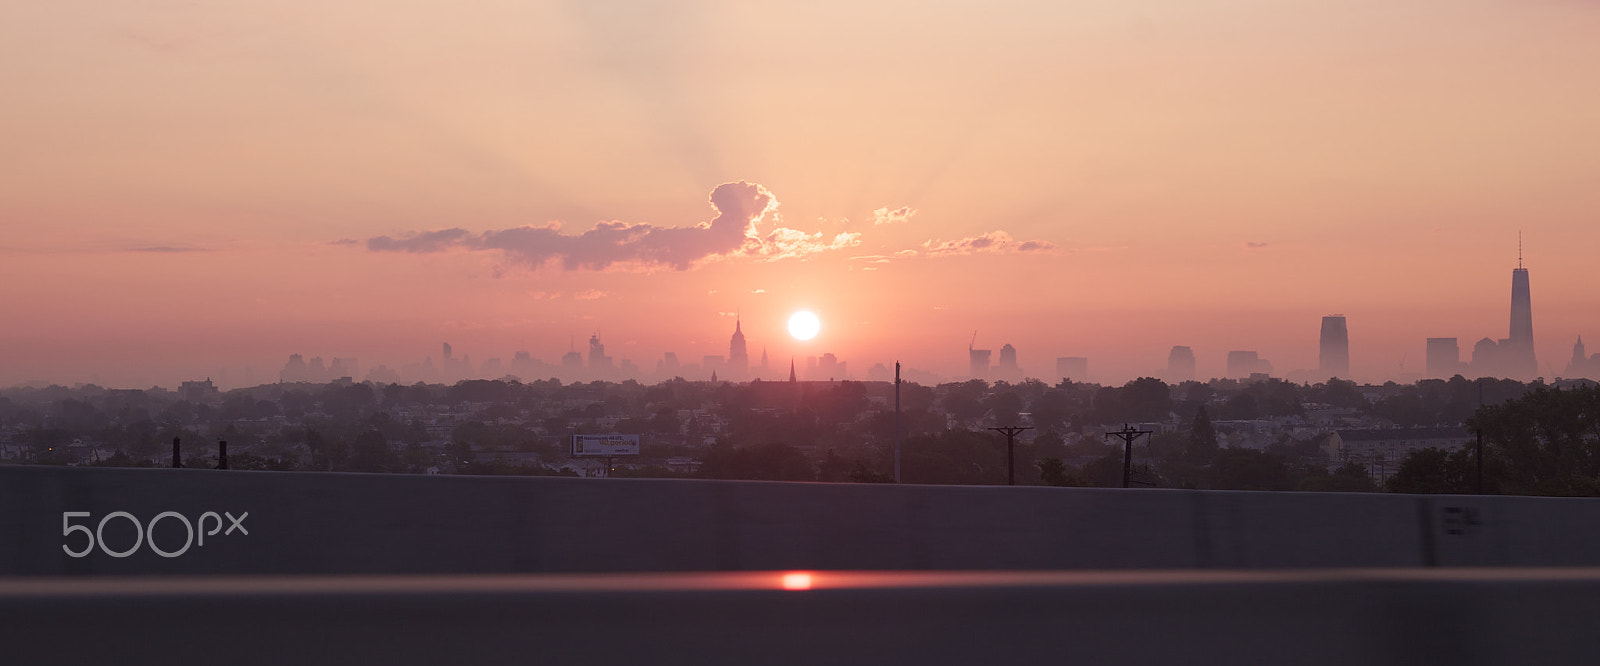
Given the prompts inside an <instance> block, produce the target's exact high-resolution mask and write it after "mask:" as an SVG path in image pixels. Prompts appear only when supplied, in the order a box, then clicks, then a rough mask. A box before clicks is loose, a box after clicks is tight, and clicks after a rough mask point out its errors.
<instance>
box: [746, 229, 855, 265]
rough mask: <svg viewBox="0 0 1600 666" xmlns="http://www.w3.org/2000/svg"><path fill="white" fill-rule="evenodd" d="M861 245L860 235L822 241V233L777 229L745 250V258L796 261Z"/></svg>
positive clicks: (852, 234)
mask: <svg viewBox="0 0 1600 666" xmlns="http://www.w3.org/2000/svg"><path fill="white" fill-rule="evenodd" d="M860 244H861V234H859V233H852V232H846V233H842V234H838V235H836V236H834V237H833V239H832V240H823V238H822V232H820V231H818V232H816V233H814V234H808V233H806V232H804V231H799V230H797V229H788V228H784V227H779V228H777V229H773V230H772V232H771V233H769V234H767V235H766V237H764V238H762V239H761V243H760V244H759V245H756V246H753V247H750V248H746V250H745V252H744V254H745V255H746V256H752V257H759V258H761V259H763V260H765V261H779V260H782V259H797V258H800V257H805V256H809V255H813V254H818V253H822V252H827V251H829V250H839V249H843V248H847V247H854V246H857V245H860Z"/></svg>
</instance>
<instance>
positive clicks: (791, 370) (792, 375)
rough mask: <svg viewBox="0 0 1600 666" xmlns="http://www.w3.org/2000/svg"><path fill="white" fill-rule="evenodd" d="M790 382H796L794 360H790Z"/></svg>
mask: <svg viewBox="0 0 1600 666" xmlns="http://www.w3.org/2000/svg"><path fill="white" fill-rule="evenodd" d="M789 381H791V382H792V381H796V379H795V376H794V358H792V357H791V358H790V359H789Z"/></svg>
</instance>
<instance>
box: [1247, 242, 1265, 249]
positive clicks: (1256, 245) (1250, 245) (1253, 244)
mask: <svg viewBox="0 0 1600 666" xmlns="http://www.w3.org/2000/svg"><path fill="white" fill-rule="evenodd" d="M1244 246H1245V247H1247V248H1250V249H1252V250H1255V249H1260V248H1263V247H1266V246H1267V244H1266V243H1256V242H1247V243H1245V244H1244Z"/></svg>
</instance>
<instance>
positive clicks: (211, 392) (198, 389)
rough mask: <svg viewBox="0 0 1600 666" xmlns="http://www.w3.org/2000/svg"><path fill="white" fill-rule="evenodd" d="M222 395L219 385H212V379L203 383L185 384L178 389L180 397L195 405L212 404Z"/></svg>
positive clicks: (208, 378) (207, 379)
mask: <svg viewBox="0 0 1600 666" xmlns="http://www.w3.org/2000/svg"><path fill="white" fill-rule="evenodd" d="M221 395H222V394H221V392H219V391H218V390H217V385H216V384H212V383H211V378H210V377H207V378H206V380H205V381H203V382H184V383H183V384H182V385H181V386H179V387H178V396H179V397H181V398H183V399H184V400H186V401H189V402H192V403H195V404H200V403H205V402H211V401H212V400H214V399H216V398H218V397H221Z"/></svg>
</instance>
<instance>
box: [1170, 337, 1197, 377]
mask: <svg viewBox="0 0 1600 666" xmlns="http://www.w3.org/2000/svg"><path fill="white" fill-rule="evenodd" d="M1191 379H1194V350H1193V349H1190V348H1188V347H1185V346H1183V345H1173V347H1172V351H1170V352H1167V382H1168V383H1170V384H1177V383H1179V382H1186V381H1189V380H1191Z"/></svg>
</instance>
